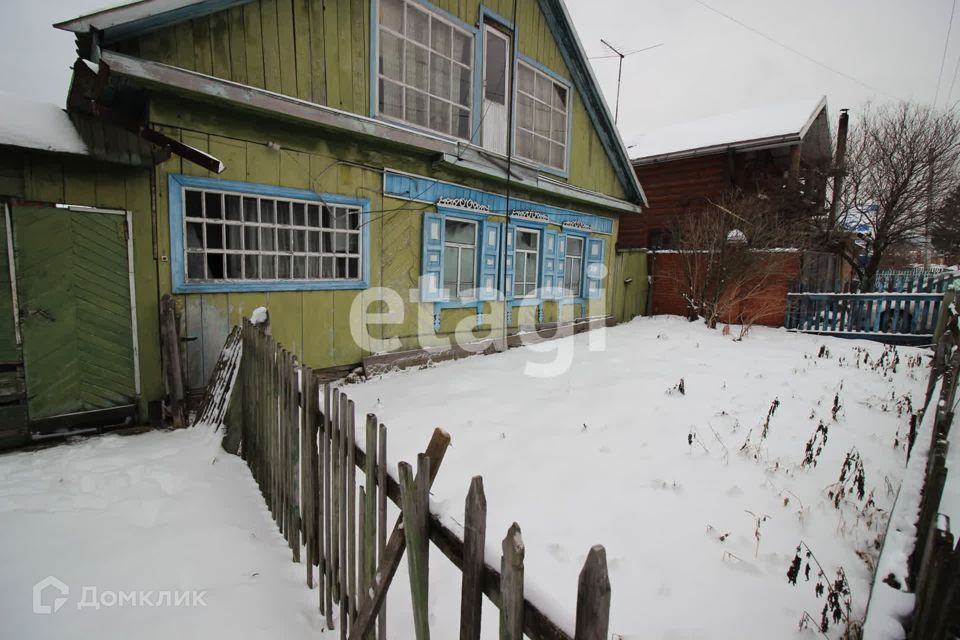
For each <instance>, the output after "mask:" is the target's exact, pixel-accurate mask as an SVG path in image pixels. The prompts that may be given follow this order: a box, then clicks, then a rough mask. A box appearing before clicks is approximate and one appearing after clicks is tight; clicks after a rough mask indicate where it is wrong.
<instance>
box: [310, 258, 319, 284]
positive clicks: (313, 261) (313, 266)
mask: <svg viewBox="0 0 960 640" xmlns="http://www.w3.org/2000/svg"><path fill="white" fill-rule="evenodd" d="M307 277H308V278H311V279H316V278H319V277H320V258H309V259H308V260H307Z"/></svg>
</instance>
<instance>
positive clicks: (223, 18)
mask: <svg viewBox="0 0 960 640" xmlns="http://www.w3.org/2000/svg"><path fill="white" fill-rule="evenodd" d="M229 18H230V15H229V14H228V12H226V11H218V12H216V13H211V14H210V57H211V62H212V69H213V75H214V76H216V77H218V78H224V79H225V80H234V78H233V73H232V66H233V65H232V55H231V54H232V51H231V49H230V25H229V22H228V20H229Z"/></svg>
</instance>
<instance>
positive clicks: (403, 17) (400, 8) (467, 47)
mask: <svg viewBox="0 0 960 640" xmlns="http://www.w3.org/2000/svg"><path fill="white" fill-rule="evenodd" d="M377 46H378V77H377V78H376V81H377V92H378V96H377V111H378V113H379V114H380V115H382V116H385V117H388V118H393V119H396V120H403V121H405V122H408V123H410V124H413V125H416V126H419V127H424V128H428V129H431V130H433V131H438V132H440V133H443V134H446V135H450V136H454V137H457V138H464V139H468V138H469V137H470V106H471V91H472V78H473V35H472V34H470V33H469V32H467V31H464V30H462V29H460V27H458V26H456V25H454V24H452V23H450V22H449V21H447V20H446V19H445V18H442V17H441V16H439V15H437V14H434V13H432V12H430V11H429V10H427V9H425V8H424V7H423V5H421V4H420V3H418V2H415V1H414V0H381V1H380V29H379V38H378V39H377Z"/></svg>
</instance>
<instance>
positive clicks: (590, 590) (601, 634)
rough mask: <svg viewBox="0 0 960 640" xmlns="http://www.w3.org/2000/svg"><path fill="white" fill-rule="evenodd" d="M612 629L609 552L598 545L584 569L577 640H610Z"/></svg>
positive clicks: (580, 588)
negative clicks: (609, 634) (610, 629)
mask: <svg viewBox="0 0 960 640" xmlns="http://www.w3.org/2000/svg"><path fill="white" fill-rule="evenodd" d="M609 626H610V576H609V575H608V573H607V551H606V549H604V548H603V546H602V545H599V544H598V545H594V546H593V547H592V548H591V549H590V553H588V554H587V560H586V562H584V563H583V569H581V570H580V581H579V584H578V588H577V623H576V632H575V633H574V640H607V632H608V629H609Z"/></svg>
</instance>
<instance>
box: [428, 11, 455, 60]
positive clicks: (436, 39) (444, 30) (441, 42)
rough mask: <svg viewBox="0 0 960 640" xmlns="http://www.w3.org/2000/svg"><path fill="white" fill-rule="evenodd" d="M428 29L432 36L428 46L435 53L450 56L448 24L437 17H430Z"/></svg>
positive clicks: (450, 32)
mask: <svg viewBox="0 0 960 640" xmlns="http://www.w3.org/2000/svg"><path fill="white" fill-rule="evenodd" d="M430 22H431V24H430V29H431V32H432V37H431V38H430V48H431V49H433V50H434V51H436V52H437V53H442V54H443V55H444V56H445V57H447V58H449V57H450V48H451V36H452V29H451V28H450V25H448V24H445V23H443V22H441V21H439V20H437V19H435V18H434V19H432V20H431V21H430Z"/></svg>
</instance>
